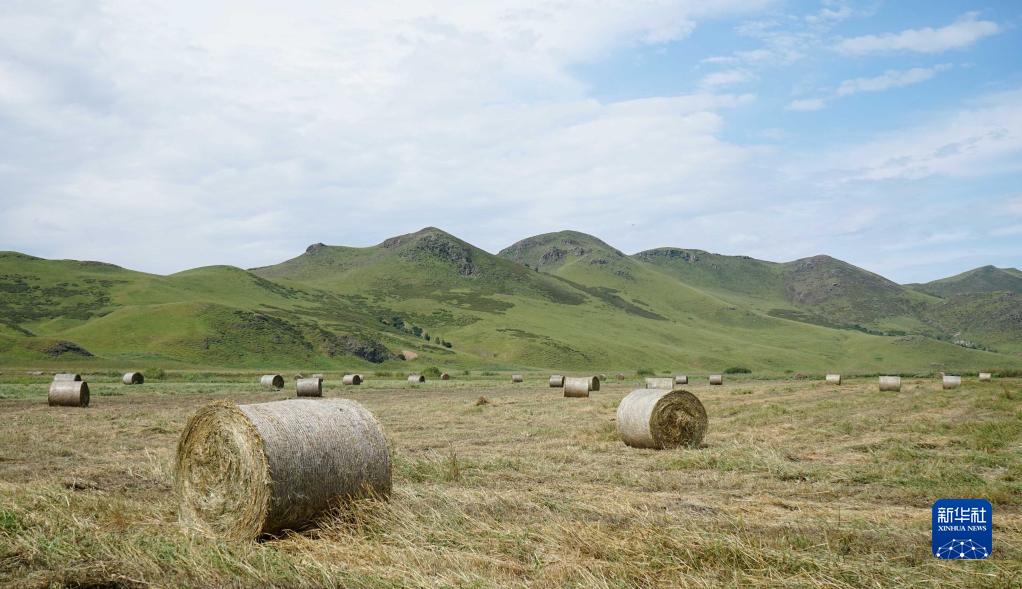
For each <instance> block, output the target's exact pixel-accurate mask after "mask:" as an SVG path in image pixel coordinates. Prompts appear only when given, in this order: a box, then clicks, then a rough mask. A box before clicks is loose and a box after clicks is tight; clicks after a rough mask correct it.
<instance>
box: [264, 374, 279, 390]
mask: <svg viewBox="0 0 1022 589" xmlns="http://www.w3.org/2000/svg"><path fill="white" fill-rule="evenodd" d="M259 384H260V385H262V386H264V387H266V388H268V389H282V388H284V377H283V376H281V375H279V374H264V375H263V376H262V377H261V378H260V379H259Z"/></svg>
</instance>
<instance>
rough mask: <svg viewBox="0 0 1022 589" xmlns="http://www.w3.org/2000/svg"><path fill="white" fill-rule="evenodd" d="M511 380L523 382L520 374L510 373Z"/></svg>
mask: <svg viewBox="0 0 1022 589" xmlns="http://www.w3.org/2000/svg"><path fill="white" fill-rule="evenodd" d="M511 382H525V379H524V378H522V375H521V374H512V375H511Z"/></svg>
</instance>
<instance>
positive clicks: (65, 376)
mask: <svg viewBox="0 0 1022 589" xmlns="http://www.w3.org/2000/svg"><path fill="white" fill-rule="evenodd" d="M53 380H54V381H58V380H59V381H63V382H77V381H80V380H82V375H81V374H78V373H76V372H58V373H57V374H54V375H53Z"/></svg>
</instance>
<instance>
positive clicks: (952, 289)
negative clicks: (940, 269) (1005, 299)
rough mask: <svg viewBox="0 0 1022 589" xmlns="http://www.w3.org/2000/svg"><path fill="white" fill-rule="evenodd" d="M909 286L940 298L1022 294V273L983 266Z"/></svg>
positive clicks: (1009, 269) (1015, 270)
mask: <svg viewBox="0 0 1022 589" xmlns="http://www.w3.org/2000/svg"><path fill="white" fill-rule="evenodd" d="M909 286H911V287H912V288H914V289H916V290H918V291H920V292H925V293H929V294H932V295H934V296H938V297H951V296H954V295H962V294H971V293H988V292H1011V293H1015V294H1022V272H1020V271H1019V270H1017V269H1015V268H996V267H994V266H982V267H980V268H975V269H973V270H969V271H967V272H962V273H961V274H957V275H955V276H949V277H948V278H942V279H940V280H934V281H932V282H927V283H925V284H911V285H909Z"/></svg>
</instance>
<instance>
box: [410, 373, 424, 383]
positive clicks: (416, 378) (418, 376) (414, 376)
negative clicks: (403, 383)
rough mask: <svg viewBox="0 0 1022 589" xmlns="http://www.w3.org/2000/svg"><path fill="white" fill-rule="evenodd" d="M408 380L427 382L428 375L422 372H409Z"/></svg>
mask: <svg viewBox="0 0 1022 589" xmlns="http://www.w3.org/2000/svg"><path fill="white" fill-rule="evenodd" d="M408 382H412V383H417V382H426V377H425V376H422V375H421V374H409V375H408Z"/></svg>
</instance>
